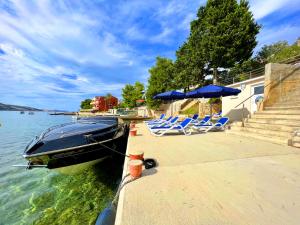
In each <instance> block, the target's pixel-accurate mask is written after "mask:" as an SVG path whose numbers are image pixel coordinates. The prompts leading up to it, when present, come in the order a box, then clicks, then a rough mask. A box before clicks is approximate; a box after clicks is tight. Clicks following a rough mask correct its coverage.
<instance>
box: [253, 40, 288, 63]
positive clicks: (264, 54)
mask: <svg viewBox="0 0 300 225" xmlns="http://www.w3.org/2000/svg"><path fill="white" fill-rule="evenodd" d="M288 46H289V44H288V42H287V41H278V42H276V43H274V44H271V45H264V46H263V47H262V48H261V50H260V51H259V52H258V53H257V56H256V59H257V60H258V61H259V62H261V63H262V64H266V63H268V62H270V60H271V59H272V58H273V57H274V56H275V55H276V54H278V53H279V52H280V51H282V50H283V49H285V48H287V47H288Z"/></svg>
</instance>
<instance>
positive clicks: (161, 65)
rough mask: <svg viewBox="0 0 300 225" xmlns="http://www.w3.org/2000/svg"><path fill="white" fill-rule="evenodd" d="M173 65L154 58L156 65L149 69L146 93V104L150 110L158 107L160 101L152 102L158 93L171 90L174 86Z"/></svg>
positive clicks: (167, 60) (164, 60)
mask: <svg viewBox="0 0 300 225" xmlns="http://www.w3.org/2000/svg"><path fill="white" fill-rule="evenodd" d="M174 70H175V68H174V64H173V62H172V60H170V59H167V58H161V57H157V58H156V64H155V65H154V66H153V67H152V68H150V69H149V73H150V78H149V79H148V88H147V92H146V102H147V105H148V106H149V107H150V108H151V109H156V108H158V107H159V105H160V103H161V101H160V100H154V99H153V97H154V96H155V95H157V94H159V93H162V92H165V91H168V90H171V89H172V88H174V87H175V84H174Z"/></svg>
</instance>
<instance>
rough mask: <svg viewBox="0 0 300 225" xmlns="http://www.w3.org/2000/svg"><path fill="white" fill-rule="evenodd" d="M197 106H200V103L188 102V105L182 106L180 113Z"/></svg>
mask: <svg viewBox="0 0 300 225" xmlns="http://www.w3.org/2000/svg"><path fill="white" fill-rule="evenodd" d="M197 104H199V102H198V101H197V100H190V101H189V102H188V104H185V105H182V107H181V109H180V113H182V112H183V111H185V110H188V109H189V108H191V107H193V106H195V105H197Z"/></svg>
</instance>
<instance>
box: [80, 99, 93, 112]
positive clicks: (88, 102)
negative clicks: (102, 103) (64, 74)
mask: <svg viewBox="0 0 300 225" xmlns="http://www.w3.org/2000/svg"><path fill="white" fill-rule="evenodd" d="M91 102H92V99H89V98H88V99H85V100H83V101H82V102H81V104H80V108H81V109H92V105H91Z"/></svg>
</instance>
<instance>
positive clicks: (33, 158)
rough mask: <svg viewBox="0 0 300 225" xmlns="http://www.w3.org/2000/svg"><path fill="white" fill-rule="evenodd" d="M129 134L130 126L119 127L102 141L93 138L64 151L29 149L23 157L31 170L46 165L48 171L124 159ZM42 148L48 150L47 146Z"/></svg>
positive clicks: (75, 137)
mask: <svg viewBox="0 0 300 225" xmlns="http://www.w3.org/2000/svg"><path fill="white" fill-rule="evenodd" d="M128 133H129V128H128V126H127V125H126V124H123V125H121V126H118V128H117V129H115V130H113V131H112V132H111V133H109V132H107V133H106V134H105V136H102V139H100V140H99V139H94V138H91V139H90V140H88V141H87V142H86V143H83V144H81V145H77V146H71V147H67V146H66V147H65V148H62V149H55V150H49V151H42V152H39V149H36V150H35V151H31V149H28V150H27V151H25V153H24V155H23V156H24V157H25V159H26V160H28V161H29V163H28V168H29V169H30V168H34V167H38V166H41V165H44V167H46V168H48V169H57V168H62V167H68V166H72V165H78V164H82V163H85V162H90V161H95V160H99V161H101V159H105V158H107V157H113V158H116V159H124V154H125V152H126V145H127V144H126V143H127V138H128ZM81 136H82V135H81ZM83 136H84V135H83ZM103 138H104V140H103ZM74 139H77V140H78V139H79V137H77V136H74ZM63 141H64V140H62V139H61V140H59V143H63ZM37 143H39V142H37ZM37 145H38V144H37ZM33 146H34V145H33ZM56 146H57V145H56ZM42 147H45V148H46V147H47V146H42ZM33 148H35V147H32V149H33Z"/></svg>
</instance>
